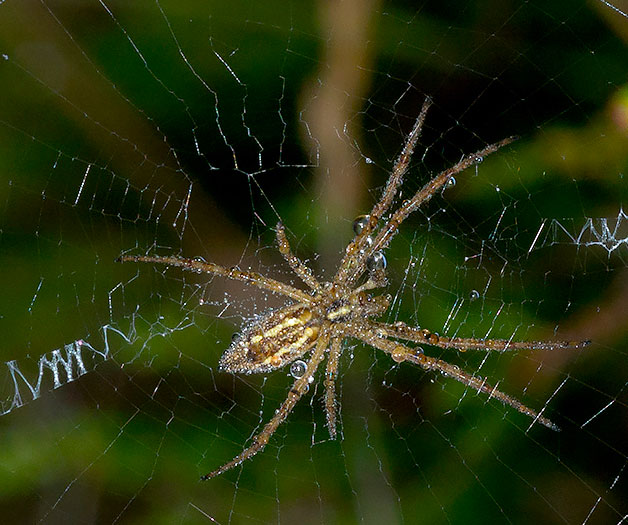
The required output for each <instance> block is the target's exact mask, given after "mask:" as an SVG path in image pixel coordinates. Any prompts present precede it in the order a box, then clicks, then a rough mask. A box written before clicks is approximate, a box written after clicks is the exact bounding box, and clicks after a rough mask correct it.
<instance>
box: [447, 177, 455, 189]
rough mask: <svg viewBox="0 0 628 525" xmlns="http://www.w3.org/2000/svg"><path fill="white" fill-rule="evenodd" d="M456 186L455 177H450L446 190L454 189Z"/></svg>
mask: <svg viewBox="0 0 628 525" xmlns="http://www.w3.org/2000/svg"><path fill="white" fill-rule="evenodd" d="M455 185H456V178H455V177H449V179H448V180H447V186H446V188H453V187H454V186H455Z"/></svg>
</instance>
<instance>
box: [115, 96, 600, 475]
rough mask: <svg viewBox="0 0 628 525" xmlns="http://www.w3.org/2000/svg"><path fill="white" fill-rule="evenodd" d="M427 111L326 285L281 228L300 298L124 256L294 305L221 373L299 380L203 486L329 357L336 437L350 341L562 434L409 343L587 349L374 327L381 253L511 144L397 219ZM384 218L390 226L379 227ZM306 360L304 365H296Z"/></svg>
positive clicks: (232, 351) (171, 261)
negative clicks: (286, 370)
mask: <svg viewBox="0 0 628 525" xmlns="http://www.w3.org/2000/svg"><path fill="white" fill-rule="evenodd" d="M430 105H431V99H430V98H429V97H428V98H426V100H425V102H424V103H423V107H422V109H421V112H420V113H419V116H418V117H417V119H416V122H415V124H414V126H413V128H412V131H411V132H410V134H409V135H408V137H407V138H406V141H405V144H404V146H403V149H402V151H401V154H400V155H399V157H398V159H397V160H396V162H395V164H394V166H393V169H392V172H391V174H390V176H389V178H388V181H387V183H386V186H385V187H384V190H383V192H382V195H381V197H380V198H379V200H378V201H377V202H376V203H375V205H374V206H373V209H372V210H371V211H370V213H369V214H368V215H363V216H360V217H358V218H357V219H356V220H355V221H354V225H353V227H354V231H355V234H356V235H355V237H354V238H353V240H352V241H351V242H350V243H349V245H348V246H347V247H346V250H345V253H344V256H343V257H342V260H341V262H340V266H339V268H338V270H337V272H336V274H335V276H334V278H333V280H332V281H331V282H320V281H319V280H318V279H317V278H316V277H315V276H314V274H313V273H312V270H311V269H310V268H308V266H307V265H306V264H305V263H303V262H302V261H301V260H300V259H299V258H298V257H296V256H295V255H294V254H293V253H292V250H291V249H290V245H289V243H288V239H287V238H286V233H285V229H284V226H283V225H282V224H281V223H279V224H278V225H277V230H276V234H277V245H278V248H279V252H280V253H281V255H282V256H283V258H284V259H285V261H286V263H287V264H288V265H289V266H290V268H291V269H292V271H293V272H294V273H295V274H296V275H297V276H298V277H299V278H300V279H301V280H302V281H303V283H305V285H306V286H307V287H308V288H309V290H307V291H304V290H301V289H298V288H295V287H293V286H291V285H289V284H286V283H283V282H280V281H276V280H274V279H271V278H268V277H265V276H263V275H260V274H258V273H255V272H251V271H242V270H239V269H237V268H230V269H229V268H226V267H223V266H220V265H218V264H214V263H211V262H204V261H201V260H198V259H186V258H180V257H174V256H151V255H146V256H133V255H123V256H121V257H119V258H118V261H120V262H125V261H131V262H143V263H158V264H165V265H167V266H175V267H179V268H182V269H183V270H190V271H194V272H197V273H208V274H213V275H220V276H223V277H227V278H229V279H235V280H238V281H243V282H245V283H248V284H251V285H254V286H257V287H258V288H261V289H263V290H267V291H269V292H273V293H277V294H280V295H284V296H286V297H288V298H290V299H291V300H292V301H291V303H289V304H288V305H286V306H284V307H283V308H280V309H277V310H271V311H269V312H267V313H266V314H264V315H262V316H261V317H260V318H258V319H256V320H255V321H253V322H251V323H250V324H249V325H247V326H245V327H244V329H243V330H242V332H241V333H240V334H239V335H238V336H237V337H236V338H235V339H234V341H233V342H232V344H231V345H230V346H229V348H228V349H227V350H226V351H225V352H224V354H223V355H222V357H221V358H220V363H219V370H220V371H224V372H230V373H233V374H252V373H262V374H266V373H269V372H272V371H274V370H277V369H278V368H281V367H283V366H285V365H287V364H289V363H292V367H291V368H292V371H293V374H292V375H293V376H294V377H295V378H296V379H295V381H294V383H293V385H292V387H291V388H290V390H289V392H288V395H287V397H286V399H285V400H284V402H283V403H282V404H281V406H280V407H279V409H278V410H277V411H276V412H275V415H274V416H273V417H272V418H271V419H270V421H268V423H266V425H265V426H264V428H263V429H262V431H261V432H260V433H259V434H257V435H256V436H255V437H254V438H253V440H252V443H251V444H250V445H249V446H248V447H247V448H245V449H244V450H243V451H242V452H241V453H240V454H238V455H237V456H236V457H234V458H233V459H232V460H231V461H228V462H227V463H225V464H224V465H222V466H221V467H219V468H217V469H216V470H214V471H212V472H210V473H208V474H206V475H204V476H202V477H201V480H208V479H211V478H214V477H216V476H219V475H220V474H223V473H224V472H226V471H228V470H230V469H232V468H234V467H235V466H237V465H240V464H241V463H242V462H243V461H245V460H246V459H249V458H251V457H253V456H255V455H256V454H257V453H258V452H260V451H261V450H263V449H264V447H265V446H266V444H267V443H268V441H269V439H270V438H271V436H272V435H273V434H274V432H275V431H276V430H277V428H278V427H279V425H280V424H281V423H283V422H284V421H285V420H286V418H287V417H288V415H289V414H290V412H291V411H292V409H293V408H294V406H295V405H296V404H297V402H298V401H299V399H301V397H302V396H303V395H304V394H305V393H306V392H307V391H308V387H309V384H310V383H311V382H312V381H313V380H314V373H315V372H316V370H317V368H318V367H319V366H320V364H321V362H322V361H323V360H324V358H325V356H326V355H327V364H326V369H325V380H324V386H325V395H324V405H325V412H326V423H327V428H328V431H329V434H330V437H331V438H332V439H334V438H335V437H336V388H335V382H336V378H337V376H338V363H339V359H340V356H341V354H342V343H343V340H344V339H346V338H353V339H357V340H360V341H362V342H364V343H366V344H368V345H371V346H373V347H374V348H377V349H379V350H382V351H383V352H385V353H387V354H389V355H390V357H391V358H392V359H393V361H395V362H397V363H402V362H409V363H412V364H415V365H418V366H420V367H421V368H423V369H425V370H430V371H436V372H439V373H441V374H442V375H444V376H446V377H450V378H452V379H455V380H457V381H460V382H461V383H464V384H465V385H467V386H468V387H471V388H473V389H475V390H477V391H478V392H482V393H484V394H487V395H488V397H489V399H490V398H496V399H498V400H499V401H501V402H502V403H504V404H505V405H509V406H510V407H512V408H514V409H515V410H518V411H519V412H521V413H522V414H525V415H527V416H529V417H530V418H532V419H533V423H534V422H538V423H540V424H542V425H544V426H546V427H548V428H550V429H552V430H556V431H558V430H559V428H558V427H557V426H556V425H555V424H554V423H553V422H552V421H550V420H549V419H548V418H546V417H544V416H543V415H542V414H541V412H542V411H537V410H534V409H532V408H529V407H527V406H526V405H524V404H523V403H521V402H520V401H519V400H517V399H515V398H514V397H512V396H509V395H508V394H506V393H504V392H502V391H500V390H498V389H497V388H496V387H493V386H491V385H490V384H489V383H488V382H487V381H486V379H485V378H483V377H481V376H478V375H475V374H471V373H468V372H465V371H464V370H461V369H460V368H459V367H457V366H455V365H452V364H450V363H448V362H446V361H443V360H441V359H438V358H435V357H431V356H429V355H426V354H425V353H424V351H423V350H422V349H421V347H417V346H411V345H409V344H408V343H402V342H401V341H406V342H409V343H416V344H419V345H428V346H435V347H439V348H443V349H455V350H459V351H465V350H489V351H497V352H504V351H507V350H532V349H544V350H556V349H564V348H583V347H585V346H586V345H588V344H589V341H527V342H523V341H512V340H502V339H473V338H462V337H453V338H450V337H445V336H441V335H438V334H436V333H434V332H432V331H430V330H427V329H421V328H418V327H412V326H409V325H407V324H405V323H403V322H395V323H393V324H388V323H384V322H380V321H377V318H378V317H381V316H382V315H383V314H384V313H385V312H386V310H387V309H388V306H389V304H390V301H391V297H390V295H372V294H371V293H369V292H370V291H371V290H374V289H376V288H382V287H384V286H386V285H387V279H386V273H385V269H386V259H385V257H384V254H383V250H384V249H385V248H386V247H387V246H388V245H389V243H390V241H391V240H392V238H393V237H394V236H395V234H396V233H397V231H398V230H399V226H400V225H401V224H402V222H403V221H404V220H405V219H406V218H407V217H408V216H409V215H410V214H411V213H412V212H414V211H415V210H417V209H418V208H419V207H421V206H424V205H425V204H426V203H427V202H428V201H429V200H430V199H431V198H432V197H433V196H434V195H435V194H437V192H438V191H439V190H440V189H442V188H443V187H444V186H445V185H446V184H447V183H448V181H450V180H451V178H452V177H453V176H454V175H457V174H459V173H460V172H462V171H463V170H465V169H467V168H469V167H471V166H473V165H475V164H477V163H478V162H480V161H481V160H482V159H483V158H484V157H486V156H487V155H489V154H491V153H494V152H496V151H497V150H499V149H500V148H502V147H504V146H506V145H507V144H510V143H511V142H512V141H513V140H514V139H515V138H514V137H508V138H505V139H503V140H501V141H499V142H496V143H494V144H491V145H489V146H487V147H485V148H484V149H482V150H480V151H477V152H476V153H473V154H470V155H466V156H464V157H463V158H462V159H461V160H460V161H459V162H458V163H457V164H455V165H453V166H451V167H450V168H448V169H446V170H444V171H442V172H440V173H439V174H438V175H436V176H435V177H434V178H432V179H431V180H430V181H429V182H428V183H427V184H426V185H425V186H423V187H422V188H421V189H420V190H419V191H417V192H416V194H414V196H412V197H410V198H409V199H406V200H404V201H403V202H402V203H401V204H400V205H399V207H398V208H397V209H396V210H395V211H390V209H391V206H392V204H393V200H394V198H395V196H396V195H397V194H398V192H399V189H400V187H401V185H402V182H403V177H404V175H405V174H406V172H407V170H408V165H409V163H410V158H411V156H412V153H413V151H414V148H415V146H416V143H417V140H418V138H419V135H420V133H421V129H422V127H423V123H424V122H425V117H426V115H427V112H428V109H429V107H430ZM387 213H389V216H388V218H387V220H385V221H384V220H383V217H384V215H385V214H387ZM308 352H311V354H310V357H309V360H308V361H307V362H303V361H301V360H300V359H299V358H301V357H303V356H304V355H305V354H306V353H308Z"/></svg>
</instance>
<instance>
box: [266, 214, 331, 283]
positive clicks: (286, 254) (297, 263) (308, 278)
mask: <svg viewBox="0 0 628 525" xmlns="http://www.w3.org/2000/svg"><path fill="white" fill-rule="evenodd" d="M277 246H278V247H279V253H281V255H282V256H283V258H284V259H285V261H286V262H287V263H288V265H289V266H290V268H291V269H292V271H293V272H294V273H296V274H297V275H298V276H299V277H300V278H301V280H302V281H303V282H304V283H305V284H307V285H308V286H309V287H310V288H311V289H312V290H320V288H321V285H320V283H319V282H318V281H317V280H316V277H314V274H313V273H312V270H310V269H309V268H308V267H307V266H306V265H305V263H304V262H303V261H301V259H299V258H298V257H297V256H296V255H294V254H293V253H292V250H291V249H290V243H289V242H288V238H287V237H286V230H285V228H284V227H283V224H282V223H281V222H279V223H277Z"/></svg>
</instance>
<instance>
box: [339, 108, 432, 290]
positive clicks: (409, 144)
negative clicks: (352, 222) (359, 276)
mask: <svg viewBox="0 0 628 525" xmlns="http://www.w3.org/2000/svg"><path fill="white" fill-rule="evenodd" d="M431 105H432V99H431V98H429V97H427V98H426V99H425V101H424V102H423V107H422V108H421V112H420V113H419V116H418V117H417V119H416V121H415V123H414V126H413V127H412V131H410V134H409V135H408V138H407V139H406V143H405V144H404V147H403V149H402V150H401V154H400V155H399V157H398V158H397V160H396V162H395V164H394V166H393V169H392V172H391V174H390V177H389V178H388V181H387V182H386V187H385V188H384V192H383V193H382V196H381V197H380V199H379V201H378V202H377V203H376V204H375V205H374V206H373V209H372V210H371V212H370V213H369V215H367V218H368V220H367V221H366V223H365V225H364V227H363V229H362V231H360V232H359V233H358V234H357V235H356V237H355V238H354V239H353V241H351V243H350V244H349V246H347V249H346V252H345V255H344V257H343V258H342V261H341V263H340V267H339V269H338V272H337V274H336V278H335V279H334V281H335V282H340V283H344V282H345V279H346V276H347V271H348V270H349V265H350V264H351V261H352V260H353V257H354V255H355V254H356V253H357V252H359V251H360V250H363V249H364V248H365V247H366V243H367V242H368V241H367V238H368V237H369V235H370V234H371V233H372V232H373V230H374V229H375V228H376V227H377V223H378V222H379V220H380V219H381V218H382V216H383V215H384V213H386V212H387V211H388V209H389V208H390V205H391V204H392V201H393V199H394V198H395V195H396V194H397V192H398V190H399V187H400V186H401V184H402V183H403V176H404V175H405V174H406V172H407V171H408V166H409V164H410V159H411V158H412V154H413V153H414V148H415V146H416V143H417V140H418V139H419V136H420V135H421V130H422V129H423V124H424V122H425V117H426V116H427V110H428V109H429V108H430V106H431Z"/></svg>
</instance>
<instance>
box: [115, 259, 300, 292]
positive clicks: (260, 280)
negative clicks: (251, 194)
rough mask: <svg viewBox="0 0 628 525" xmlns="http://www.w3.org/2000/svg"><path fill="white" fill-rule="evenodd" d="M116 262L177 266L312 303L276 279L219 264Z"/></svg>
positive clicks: (173, 261) (158, 260)
mask: <svg viewBox="0 0 628 525" xmlns="http://www.w3.org/2000/svg"><path fill="white" fill-rule="evenodd" d="M116 262H136V263H137V262H143V263H155V264H165V265H166V266H175V267H177V268H182V269H183V270H188V271H191V272H196V273H209V274H214V275H220V276H222V277H227V278H228V279H234V280H236V281H242V282H245V283H248V284H253V285H255V286H257V287H258V288H261V289H262V290H267V291H269V292H273V293H278V294H281V295H286V296H288V297H290V298H291V299H294V300H296V301H300V302H304V303H306V304H309V303H311V302H312V296H310V295H309V294H307V293H305V292H303V291H301V290H298V289H297V288H294V287H292V286H290V285H287V284H284V283H281V282H279V281H276V280H275V279H271V278H269V277H264V276H263V275H260V274H259V273H256V272H244V271H242V270H238V269H237V268H225V267H224V266H220V265H219V264H216V263H211V262H205V261H201V260H198V259H184V258H182V257H173V256H164V257H160V256H158V255H122V256H120V257H118V258H117V259H116Z"/></svg>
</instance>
